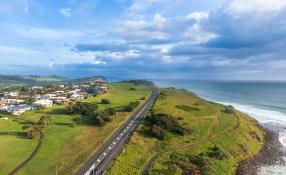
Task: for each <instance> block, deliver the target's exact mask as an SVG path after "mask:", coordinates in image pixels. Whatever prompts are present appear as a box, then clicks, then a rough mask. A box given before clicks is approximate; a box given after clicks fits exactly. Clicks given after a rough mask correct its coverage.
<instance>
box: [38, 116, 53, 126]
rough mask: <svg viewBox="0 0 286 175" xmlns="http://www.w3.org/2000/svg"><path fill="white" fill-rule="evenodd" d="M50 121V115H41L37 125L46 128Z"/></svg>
mask: <svg viewBox="0 0 286 175" xmlns="http://www.w3.org/2000/svg"><path fill="white" fill-rule="evenodd" d="M50 123H51V117H50V116H42V117H41V118H40V120H39V125H41V126H42V127H43V128H46V127H48V126H49V125H50Z"/></svg>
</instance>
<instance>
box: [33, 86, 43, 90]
mask: <svg viewBox="0 0 286 175" xmlns="http://www.w3.org/2000/svg"><path fill="white" fill-rule="evenodd" d="M31 89H32V90H37V89H43V86H33V87H32V88H31Z"/></svg>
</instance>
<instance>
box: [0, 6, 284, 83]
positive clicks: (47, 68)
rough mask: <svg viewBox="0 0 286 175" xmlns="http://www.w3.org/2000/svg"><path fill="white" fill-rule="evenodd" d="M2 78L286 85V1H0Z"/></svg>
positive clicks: (0, 63) (0, 72) (0, 62)
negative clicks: (55, 76) (281, 82)
mask: <svg viewBox="0 0 286 175" xmlns="http://www.w3.org/2000/svg"><path fill="white" fill-rule="evenodd" d="M0 31H1V35H0V74H44V75H47V74H58V75H64V76H72V77H76V76H90V75H104V76H109V77H123V78H124V77H130V78H173V79H176V78H178V79H238V80H252V79H255V80H286V57H285V56H286V1H285V0H271V1H269V0H203V1H198V0H45V1H42V0H0Z"/></svg>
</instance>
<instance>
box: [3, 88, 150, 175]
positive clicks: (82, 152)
mask: <svg viewBox="0 0 286 175" xmlns="http://www.w3.org/2000/svg"><path fill="white" fill-rule="evenodd" d="M133 86H134V84H130V83H114V84H111V85H110V86H109V91H108V92H107V93H105V94H102V95H98V96H96V97H92V98H88V99H85V100H83V101H81V102H86V103H89V104H90V103H91V104H96V105H97V109H96V110H95V111H96V112H97V111H108V113H111V114H114V112H116V114H115V115H112V121H110V122H105V124H104V125H103V126H101V127H99V126H97V125H95V123H94V118H95V112H93V113H92V115H82V114H80V113H76V114H75V113H69V114H67V113H66V110H67V108H68V107H67V106H68V105H67V106H64V105H57V106H53V107H51V108H46V109H44V110H42V111H37V110H33V111H28V112H26V113H25V114H24V115H23V116H21V118H22V119H21V120H20V119H19V120H18V119H17V121H12V120H10V119H9V120H7V121H4V120H3V121H2V120H1V121H0V133H1V134H0V140H1V142H0V148H1V151H0V167H5V168H0V174H8V173H9V171H11V169H13V168H14V167H15V166H16V165H18V164H19V163H21V161H23V160H25V158H27V156H28V155H29V154H30V153H31V151H32V150H33V148H34V147H35V144H36V142H37V138H38V136H37V134H36V135H35V139H27V137H26V136H27V132H26V131H25V132H24V131H23V130H22V128H23V126H26V125H28V124H31V123H30V122H26V120H30V121H33V122H34V123H36V125H37V126H39V127H40V129H42V131H43V132H44V134H45V137H44V140H43V144H42V146H41V149H40V150H39V152H38V153H37V155H36V156H35V157H34V158H33V159H32V160H31V161H30V162H29V163H28V164H27V165H25V167H23V169H21V170H20V172H19V173H17V174H19V175H24V174H45V175H54V174H56V173H58V174H62V175H68V174H74V173H75V171H76V170H77V169H78V168H79V167H80V166H81V165H82V163H83V162H85V160H87V159H88V157H89V156H90V154H91V153H93V152H94V151H95V150H96V149H97V148H98V147H99V146H100V145H101V144H102V143H103V142H104V141H105V140H106V139H108V138H109V137H110V136H111V135H112V133H113V132H114V131H115V130H117V129H118V128H119V127H120V126H121V125H122V124H123V123H124V122H126V121H127V120H128V118H129V117H130V115H131V113H130V112H123V109H124V107H125V106H127V105H128V104H129V103H130V102H133V101H136V100H138V99H140V97H142V96H146V97H148V96H149V95H150V94H151V90H150V88H148V87H146V86H144V85H138V86H136V89H137V90H136V91H130V90H129V88H130V87H133ZM103 98H105V99H109V100H110V101H112V103H111V104H101V99H103ZM86 103H84V104H86ZM142 104H143V103H142ZM72 106H73V104H70V107H72ZM88 106H89V105H88ZM91 106H93V105H91ZM109 108H112V109H109ZM71 109H72V108H71ZM87 109H90V108H89V107H87ZM114 110H116V111H114ZM88 111H89V110H88ZM117 111H118V112H117ZM84 113H85V112H84ZM1 116H2V114H1ZM3 116H5V115H4V114H3ZM8 116H9V115H8ZM42 116H49V117H50V120H47V121H42V122H41V123H43V126H48V127H42V126H41V125H40V124H39V123H40V122H39V120H40V119H41V118H42ZM9 117H11V116H9ZM42 120H44V119H42ZM46 124H48V125H46ZM75 126H76V127H75ZM15 145H17V146H16V147H15ZM43 162H44V163H43Z"/></svg>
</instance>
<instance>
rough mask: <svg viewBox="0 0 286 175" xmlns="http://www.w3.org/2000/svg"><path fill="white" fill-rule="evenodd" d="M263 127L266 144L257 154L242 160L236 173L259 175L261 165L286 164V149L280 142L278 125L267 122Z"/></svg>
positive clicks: (238, 174) (237, 174)
mask: <svg viewBox="0 0 286 175" xmlns="http://www.w3.org/2000/svg"><path fill="white" fill-rule="evenodd" d="M262 128H263V130H264V131H265V140H264V146H263V147H262V149H261V150H260V152H259V153H258V154H257V155H255V156H254V157H252V158H249V159H246V160H243V161H241V162H240V164H239V166H238V167H237V169H236V172H235V174H236V175H257V174H258V170H259V168H260V167H261V166H273V165H285V159H284V158H285V156H286V151H285V148H283V145H282V144H281V143H280V142H279V134H278V132H277V126H275V125H274V124H266V125H263V127H262Z"/></svg>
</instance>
